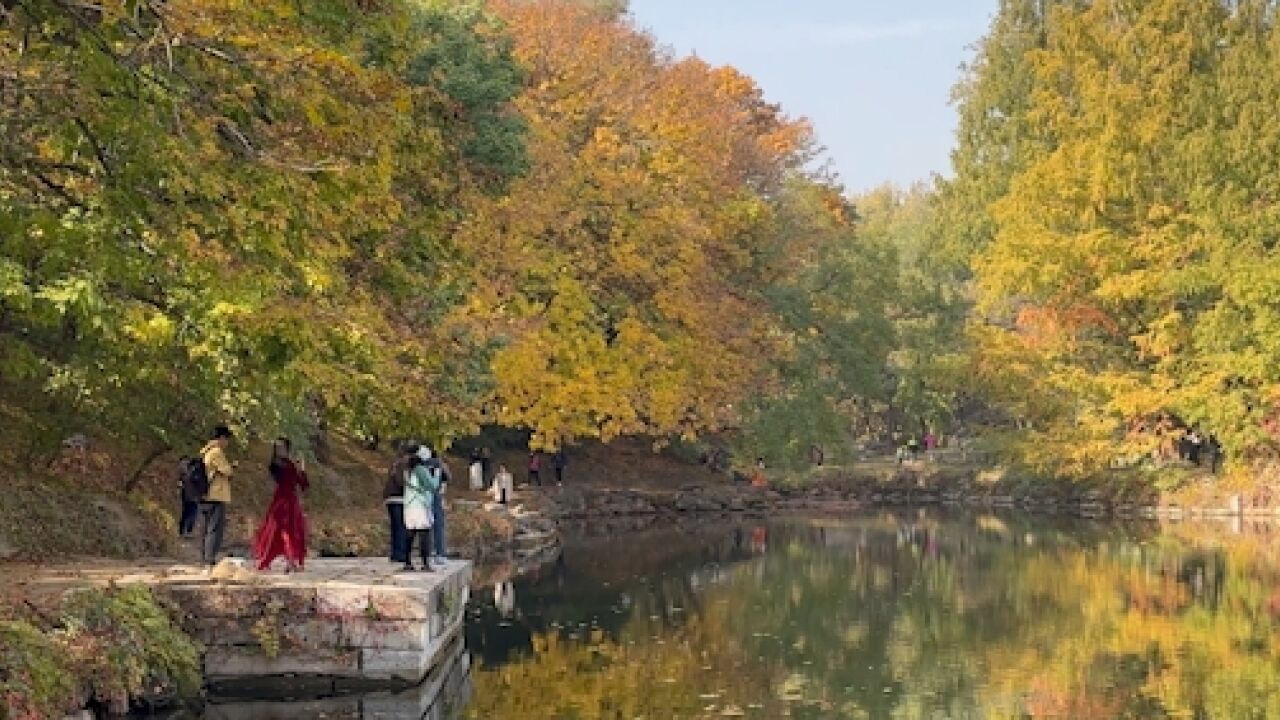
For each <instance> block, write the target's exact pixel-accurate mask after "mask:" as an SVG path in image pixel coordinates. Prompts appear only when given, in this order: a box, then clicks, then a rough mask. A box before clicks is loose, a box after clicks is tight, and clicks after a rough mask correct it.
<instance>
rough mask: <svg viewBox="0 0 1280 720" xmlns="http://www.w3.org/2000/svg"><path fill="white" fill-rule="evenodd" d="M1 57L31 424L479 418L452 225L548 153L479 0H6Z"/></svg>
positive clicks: (8, 332)
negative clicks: (466, 397) (532, 143)
mask: <svg viewBox="0 0 1280 720" xmlns="http://www.w3.org/2000/svg"><path fill="white" fill-rule="evenodd" d="M0 78H2V80H0V83H2V85H0V92H3V94H4V96H5V101H4V103H3V104H2V105H0V135H3V136H4V137H5V142H4V144H3V147H2V148H0V368H3V372H0V407H2V408H3V412H4V413H5V415H6V416H7V419H8V420H9V421H11V422H8V423H6V424H7V425H9V426H10V427H18V428H22V429H25V430H28V431H29V432H28V433H27V436H28V437H31V438H34V439H37V440H39V439H52V440H54V441H56V440H57V439H58V438H59V437H60V433H61V432H62V431H63V430H64V429H65V428H69V427H87V428H89V429H95V428H105V429H108V430H109V432H111V433H112V434H114V435H116V436H118V437H119V438H120V439H122V440H126V441H135V442H143V443H147V444H151V445H153V446H154V447H157V448H159V449H163V448H164V447H166V446H169V445H172V444H174V443H175V442H177V441H179V440H183V439H186V438H187V437H189V433H191V432H192V431H193V430H195V431H196V432H199V431H200V430H199V428H201V427H203V426H205V425H206V424H207V423H209V422H210V421H211V420H213V419H214V418H225V419H231V420H232V421H234V422H238V423H241V424H244V425H246V426H247V427H251V428H254V429H257V430H260V431H263V432H273V431H275V430H278V429H284V428H290V427H292V428H295V429H301V430H306V429H308V428H312V427H315V426H316V424H317V423H320V422H326V423H330V424H332V425H333V426H336V427H343V428H347V429H351V430H354V431H371V430H376V429H391V428H395V429H400V430H405V429H409V430H412V429H419V430H422V431H423V432H429V431H432V430H437V431H438V430H440V429H441V428H442V427H445V426H451V425H456V424H458V423H460V422H465V421H466V420H465V414H463V415H461V416H460V414H459V410H458V409H457V408H461V409H462V412H463V413H465V411H466V408H467V406H466V405H463V404H461V403H453V402H449V400H450V398H451V397H454V396H455V395H456V393H457V391H458V388H452V387H450V386H449V384H448V382H447V377H448V376H449V375H450V374H451V372H452V369H451V364H456V363H457V360H455V359H454V358H466V357H468V356H469V355H471V354H472V353H471V341H470V340H469V339H468V338H469V335H468V334H467V333H466V331H465V328H462V327H461V326H459V325H457V324H453V325H450V324H446V323H443V322H439V319H440V318H443V317H444V316H445V315H447V314H448V311H449V310H450V309H451V308H452V307H454V306H455V305H457V304H458V302H459V297H460V296H461V294H462V293H463V292H464V291H465V287H466V283H467V281H468V278H467V277H465V276H464V272H463V267H464V266H463V264H462V262H461V261H460V259H459V255H458V253H456V252H455V251H454V250H453V248H452V246H451V245H450V243H449V242H448V230H449V228H450V227H451V225H452V224H453V223H456V222H457V216H458V213H459V212H460V210H461V208H462V207H464V206H465V204H466V202H467V200H466V198H467V197H469V196H471V195H474V194H477V193H483V192H485V188H488V187H491V186H492V185H493V183H494V181H496V180H500V179H501V178H502V177H505V176H508V175H510V174H512V173H513V172H517V171H518V169H519V167H520V166H522V164H523V161H522V159H521V158H520V153H519V147H520V144H521V135H522V130H521V128H520V126H519V124H518V123H514V122H512V120H511V119H510V113H509V112H508V111H507V109H506V108H507V101H508V100H509V98H510V96H511V95H512V93H513V92H514V90H515V88H516V86H517V82H518V79H519V71H518V69H517V68H516V67H515V65H514V64H513V62H512V60H511V58H510V55H509V53H508V51H507V48H506V46H505V45H504V43H503V41H502V39H501V37H500V36H499V34H498V33H497V32H496V29H495V28H493V27H492V25H491V23H490V21H489V20H488V19H487V16H485V15H484V14H483V13H482V12H480V11H479V10H478V9H476V7H474V6H458V5H456V4H452V3H427V4H420V3H407V2H405V3H401V2H388V3H379V4H377V5H376V6H374V7H365V6H364V5H363V4H356V3H349V2H346V1H345V0H332V1H328V0H326V1H322V2H315V3H306V4H303V5H299V4H295V3H288V2H267V3H258V4H256V5H255V6H254V7H253V8H248V7H247V6H244V5H243V4H240V3H234V2H168V3H133V2H129V3H126V2H108V3H103V4H100V5H82V4H72V3H62V2H52V1H50V2H43V1H37V2H23V3H19V4H17V5H13V4H6V6H5V8H4V11H3V14H0ZM441 348H448V349H449V350H451V351H452V352H442V351H441Z"/></svg>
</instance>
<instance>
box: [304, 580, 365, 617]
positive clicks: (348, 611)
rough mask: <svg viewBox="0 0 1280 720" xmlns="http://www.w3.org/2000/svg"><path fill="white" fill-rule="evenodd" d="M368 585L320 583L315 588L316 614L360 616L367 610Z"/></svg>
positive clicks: (322, 615) (324, 615)
mask: <svg viewBox="0 0 1280 720" xmlns="http://www.w3.org/2000/svg"><path fill="white" fill-rule="evenodd" d="M369 593H370V588H369V586H351V585H321V586H319V587H317V588H316V615H318V616H320V617H325V618H348V617H361V616H363V615H365V614H366V613H368V612H369Z"/></svg>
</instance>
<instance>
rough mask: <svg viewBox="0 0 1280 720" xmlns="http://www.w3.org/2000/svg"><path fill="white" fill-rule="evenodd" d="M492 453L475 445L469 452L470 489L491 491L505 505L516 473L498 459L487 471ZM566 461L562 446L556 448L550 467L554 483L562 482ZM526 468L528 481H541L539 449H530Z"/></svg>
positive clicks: (538, 482)
mask: <svg viewBox="0 0 1280 720" xmlns="http://www.w3.org/2000/svg"><path fill="white" fill-rule="evenodd" d="M490 461H491V456H490V453H489V448H487V447H486V448H476V449H475V450H473V451H472V452H471V465H470V467H469V469H468V475H469V477H470V485H471V489H472V490H475V491H488V492H491V493H493V501H494V502H496V503H500V504H502V505H506V504H507V503H508V502H510V500H511V497H512V495H513V494H514V493H515V477H514V476H513V475H512V474H511V471H510V470H508V469H507V466H506V465H503V464H501V463H499V465H498V471H497V472H496V473H493V474H492V475H490V474H489V465H490ZM568 465H569V456H568V454H567V453H565V451H564V448H560V449H558V450H556V451H555V452H554V453H552V455H551V470H552V471H553V472H554V473H555V479H556V485H559V486H563V485H564V471H565V468H566V467H568ZM526 468H527V470H528V473H529V474H528V484H529V485H537V486H541V485H542V468H543V456H542V454H541V453H539V452H536V451H534V452H530V453H529V461H528V464H527V466H526Z"/></svg>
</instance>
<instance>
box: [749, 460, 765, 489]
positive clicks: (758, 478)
mask: <svg viewBox="0 0 1280 720" xmlns="http://www.w3.org/2000/svg"><path fill="white" fill-rule="evenodd" d="M768 484H769V481H768V480H766V479H765V476H764V458H762V457H761V458H756V468H755V471H754V472H752V473H751V485H752V487H759V488H762V487H766V486H768Z"/></svg>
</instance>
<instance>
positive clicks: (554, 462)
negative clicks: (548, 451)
mask: <svg viewBox="0 0 1280 720" xmlns="http://www.w3.org/2000/svg"><path fill="white" fill-rule="evenodd" d="M568 464H569V456H568V455H566V454H565V452H564V448H563V447H561V448H559V449H558V450H556V454H555V455H552V456H551V467H552V469H554V470H555V471H556V485H560V486H563V485H564V469H565V467H566V466H567V465H568Z"/></svg>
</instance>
